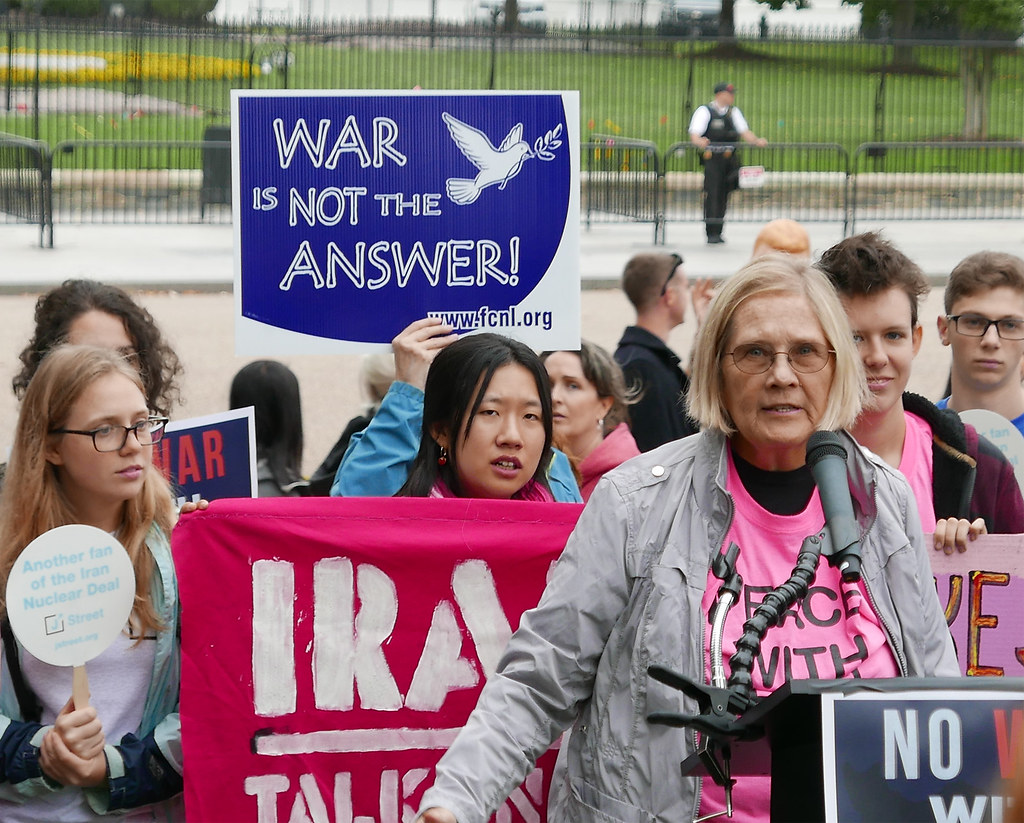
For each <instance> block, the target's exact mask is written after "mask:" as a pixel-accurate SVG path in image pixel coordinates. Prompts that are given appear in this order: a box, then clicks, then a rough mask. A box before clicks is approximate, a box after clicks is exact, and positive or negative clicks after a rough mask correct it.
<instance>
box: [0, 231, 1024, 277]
mask: <svg viewBox="0 0 1024 823" xmlns="http://www.w3.org/2000/svg"><path fill="white" fill-rule="evenodd" d="M807 228H808V231H809V232H810V234H811V241H812V243H813V246H814V249H815V251H816V252H821V251H822V250H824V249H826V248H828V247H829V246H831V245H832V244H833V243H836V242H838V241H839V240H841V239H842V226H841V225H840V224H838V223H810V224H807ZM879 228H884V230H885V233H886V235H887V236H888V237H889V238H890V239H891V240H892V241H893V242H894V243H896V245H897V246H899V247H900V248H901V249H902V250H903V251H904V252H905V253H906V254H908V255H909V256H910V257H911V258H912V259H913V260H915V261H917V263H918V264H919V265H920V266H921V267H922V268H923V269H924V271H925V273H926V274H928V275H929V276H930V277H932V278H933V280H934V281H935V282H936V283H941V282H942V281H943V280H944V278H945V276H946V275H948V274H949V272H950V270H951V269H952V268H953V266H954V265H955V264H956V263H957V262H958V261H959V260H961V259H963V258H964V257H966V256H967V255H968V254H971V253H973V252H975V251H980V250H982V249H992V250H997V251H1006V252H1010V253H1012V254H1017V255H1020V256H1022V257H1024V222H1022V221H1005V220H999V221H967V220H964V221H935V222H903V223H900V222H892V223H888V224H886V225H885V226H884V227H883V226H881V225H878V224H871V223H866V222H864V223H858V224H857V226H856V229H857V231H868V230H875V229H879ZM759 229H760V224H753V223H728V222H727V223H726V230H725V237H726V240H727V242H726V243H725V244H724V245H721V246H707V245H704V242H703V226H701V225H700V224H672V225H670V226H669V227H668V231H667V242H666V245H665V246H663V247H660V246H655V245H654V243H653V239H654V231H653V229H652V227H651V226H649V225H632V224H628V225H621V224H606V225H594V226H593V227H592V228H591V229H590V230H589V231H588V230H587V229H586V228H585V227H583V228H581V231H580V271H581V275H582V279H583V283H584V287H585V288H595V287H596V288H602V287H615V286H616V285H617V284H618V280H619V276H620V275H621V273H622V269H623V266H624V265H625V263H626V261H627V260H628V259H629V258H630V257H631V256H632V255H634V254H636V253H638V252H641V251H649V250H668V251H677V252H679V253H680V254H682V255H683V257H684V259H685V260H686V270H687V272H688V273H689V274H690V275H691V277H698V276H707V277H714V278H721V277H726V276H728V275H730V274H732V273H733V272H735V271H736V270H737V269H738V268H739V267H740V266H742V265H743V263H745V262H746V261H747V259H748V257H749V255H750V250H751V248H752V247H753V244H754V237H755V236H756V234H757V232H758V230H759ZM38 238H39V231H38V228H37V227H33V226H29V225H18V224H10V223H7V224H5V223H0V293H7V294H11V293H21V292H25V291H39V290H44V289H46V288H48V287H50V286H51V285H53V284H55V283H59V282H61V281H62V280H64V279H66V278H68V277H92V278H96V279H98V280H106V281H109V282H112V283H118V284H121V285H124V286H126V287H133V288H145V289H155V290H163V289H170V290H177V291H182V290H201V291H221V290H225V289H230V288H231V284H232V281H233V272H234V258H233V248H232V245H233V230H232V227H231V226H228V225H110V224H101V225H63V224H58V225H57V226H56V227H55V228H54V248H52V249H46V248H40V247H39V240H38Z"/></svg>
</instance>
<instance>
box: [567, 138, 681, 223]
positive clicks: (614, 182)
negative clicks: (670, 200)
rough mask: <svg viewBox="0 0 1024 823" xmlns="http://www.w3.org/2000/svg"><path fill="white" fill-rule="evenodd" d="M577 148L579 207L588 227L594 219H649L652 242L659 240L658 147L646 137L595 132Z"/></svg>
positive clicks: (600, 221) (660, 217)
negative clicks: (598, 133) (579, 174)
mask: <svg viewBox="0 0 1024 823" xmlns="http://www.w3.org/2000/svg"><path fill="white" fill-rule="evenodd" d="M580 149H581V151H582V153H583V162H582V163H581V167H582V169H583V171H582V174H581V177H582V180H581V184H580V189H581V196H582V201H583V202H582V204H581V209H582V212H583V215H584V221H585V224H586V227H587V229H588V230H589V229H590V227H591V225H592V224H594V223H651V224H653V226H654V242H655V243H658V242H660V241H659V237H661V235H662V233H663V227H662V213H661V202H660V197H659V189H660V179H661V161H660V158H659V156H658V147H657V146H656V145H655V144H654V143H651V142H648V141H646V140H633V139H631V138H620V137H610V136H605V135H597V134H595V135H591V139H590V140H589V141H588V142H585V143H583V144H582V145H581V146H580Z"/></svg>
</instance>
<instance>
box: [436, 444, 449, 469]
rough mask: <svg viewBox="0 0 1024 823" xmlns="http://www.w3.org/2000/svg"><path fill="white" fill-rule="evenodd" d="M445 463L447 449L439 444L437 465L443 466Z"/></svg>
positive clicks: (446, 460)
mask: <svg viewBox="0 0 1024 823" xmlns="http://www.w3.org/2000/svg"><path fill="white" fill-rule="evenodd" d="M447 464H448V449H446V448H445V447H444V446H441V454H440V455H438V458H437V465H439V466H445V465H447Z"/></svg>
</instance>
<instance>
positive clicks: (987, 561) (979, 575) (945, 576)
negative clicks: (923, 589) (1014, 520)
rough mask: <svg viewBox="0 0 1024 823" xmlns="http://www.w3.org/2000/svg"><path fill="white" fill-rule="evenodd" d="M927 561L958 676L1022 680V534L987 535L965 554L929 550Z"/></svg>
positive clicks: (1023, 625)
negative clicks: (930, 568) (1016, 678)
mask: <svg viewBox="0 0 1024 823" xmlns="http://www.w3.org/2000/svg"><path fill="white" fill-rule="evenodd" d="M925 543H926V544H927V545H929V546H930V545H931V536H930V535H926V537H925ZM931 561H932V572H933V573H934V575H935V585H936V589H937V591H938V593H939V602H940V603H941V604H942V606H943V608H944V609H945V611H946V622H947V623H948V624H949V630H950V632H951V633H952V635H953V642H954V644H955V645H956V654H957V659H958V660H959V661H960V669H961V671H963V672H964V674H966V675H968V676H971V677H979V676H994V677H1004V676H1005V677H1022V676H1024V630H1022V627H1024V535H1020V534H992V535H985V536H982V537H979V538H978V539H977V540H975V541H973V542H971V543H970V544H969V546H968V548H967V551H966V552H962V553H954V554H951V555H945V554H942V553H941V552H934V551H933V552H932V556H931Z"/></svg>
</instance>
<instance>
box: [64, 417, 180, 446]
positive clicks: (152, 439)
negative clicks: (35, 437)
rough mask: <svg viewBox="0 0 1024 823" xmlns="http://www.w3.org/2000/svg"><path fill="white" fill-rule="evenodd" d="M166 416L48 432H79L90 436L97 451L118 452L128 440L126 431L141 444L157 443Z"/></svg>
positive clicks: (165, 422)
mask: <svg viewBox="0 0 1024 823" xmlns="http://www.w3.org/2000/svg"><path fill="white" fill-rule="evenodd" d="M168 419H169V418H166V417H149V418H147V419H145V420H140V421H139V422H138V423H134V424H132V425H131V426H118V425H116V424H114V423H108V424H107V425H105V426H100V427H99V428H96V429H89V430H88V431H82V430H80V429H51V431H50V434H81V435H85V436H87V437H91V438H92V445H93V447H94V448H95V449H96V451H98V452H118V451H121V449H123V448H124V444H125V443H127V442H128V433H129V432H133V433H134V434H135V439H136V440H138V441H139V445H141V446H152V445H153V444H154V443H159V442H160V441H161V440H162V439H163V436H164V428H165V427H166V426H167V423H168Z"/></svg>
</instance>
